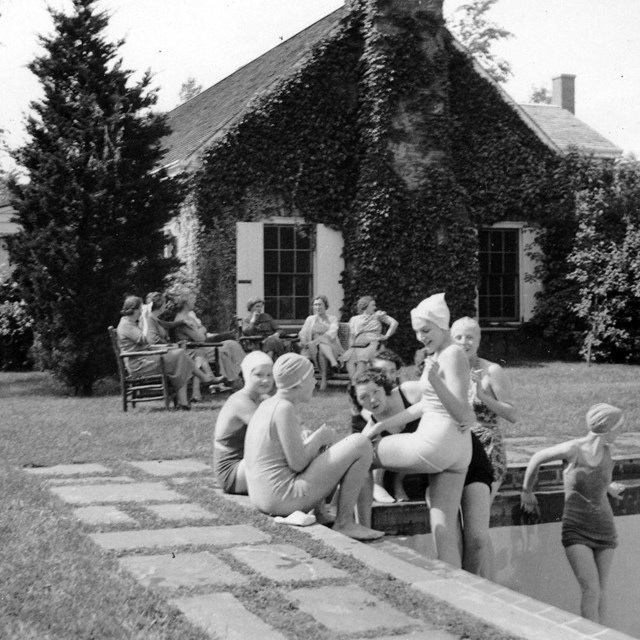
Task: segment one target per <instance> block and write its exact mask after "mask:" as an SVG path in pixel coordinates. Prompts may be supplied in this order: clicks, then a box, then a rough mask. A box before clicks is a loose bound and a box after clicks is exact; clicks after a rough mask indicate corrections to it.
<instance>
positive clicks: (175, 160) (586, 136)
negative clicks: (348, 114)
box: [163, 7, 622, 172]
mask: <svg viewBox="0 0 640 640" xmlns="http://www.w3.org/2000/svg"><path fill="white" fill-rule="evenodd" d="M347 11H348V9H347V8H346V7H341V8H340V9H337V10H336V11H334V12H333V13H330V14H329V15H328V16H326V17H325V18H323V19H322V20H319V21H318V22H316V23H315V24H313V25H311V26H310V27H308V28H306V29H304V30H303V31H301V32H300V33H297V34H296V35H294V36H293V37H291V38H289V39H288V40H286V41H285V42H283V43H282V44H280V45H278V46H277V47H275V48H273V49H271V50H270V51H267V52H266V53H265V54H264V55H262V56H260V57H259V58H256V59H255V60H253V61H252V62H249V63H248V64H246V65H245V66H244V67H241V68H240V69H238V70H237V71H235V72H234V73H232V74H231V75H229V76H227V77H226V78H225V79H224V80H221V81H220V82H218V83H217V84H215V85H213V86H212V87H209V88H208V89H206V90H205V91H203V92H202V93H200V94H198V95H197V96H196V97H194V98H192V99H191V100H189V101H188V102H185V103H184V104H181V105H180V106H178V107H176V108H175V109H174V110H173V111H170V112H169V113H168V118H169V126H170V127H171V129H172V133H171V134H170V135H169V136H167V138H166V139H165V141H164V145H165V148H166V149H167V153H166V155H165V157H164V160H163V165H164V166H165V167H166V168H167V169H168V170H169V171H170V172H173V171H176V170H184V169H187V170H189V169H193V168H195V167H196V166H197V165H198V163H199V159H200V157H201V155H202V154H203V153H204V151H205V150H206V149H207V148H208V147H209V146H210V145H211V143H212V142H213V141H214V140H216V139H219V138H220V137H222V136H224V135H225V133H226V132H227V131H228V130H229V128H230V127H231V125H232V124H234V123H235V122H237V121H238V120H239V119H240V118H241V117H242V116H243V115H244V114H245V113H246V112H247V111H249V110H250V109H251V107H252V101H253V100H254V99H255V98H257V97H258V96H260V95H262V94H264V93H266V92H269V91H272V90H274V89H275V88H276V86H277V84H278V83H279V82H281V81H283V80H285V79H286V78H288V77H290V75H291V74H292V73H293V72H294V71H295V70H296V69H297V68H299V67H301V66H303V65H304V63H305V61H306V59H307V58H308V56H309V54H310V52H311V50H312V48H313V47H314V46H315V45H317V44H318V43H319V42H320V41H321V40H323V39H326V38H330V37H331V35H332V32H333V31H334V30H336V27H337V26H338V24H339V22H340V20H341V19H342V18H343V17H344V16H345V15H346V14H347ZM453 44H454V46H456V48H458V49H459V50H461V51H466V50H465V48H464V47H463V46H462V45H460V44H459V43H458V42H457V41H456V40H455V39H453ZM473 63H474V68H475V69H476V71H477V72H478V73H480V75H482V76H483V77H484V78H485V79H486V80H487V81H489V82H492V83H493V84H494V86H495V87H496V88H497V89H498V91H499V93H500V95H501V96H502V98H503V99H504V100H505V102H507V103H508V104H510V105H511V106H512V108H513V109H515V111H516V112H517V113H518V115H519V116H520V117H521V118H522V120H523V121H524V122H525V124H526V125H527V126H528V127H529V128H530V129H531V130H532V131H533V132H534V133H535V134H536V135H537V136H538V138H539V139H540V140H542V142H544V143H545V144H546V145H547V146H548V147H549V148H550V149H552V150H553V151H555V152H561V153H562V152H566V151H567V150H568V149H569V148H570V147H575V148H577V149H578V150H579V151H583V152H585V153H593V154H595V155H596V156H600V157H616V156H619V155H621V153H622V150H621V149H619V148H618V147H616V146H615V145H614V144H613V143H611V142H610V141H609V140H607V139H606V138H604V137H603V136H601V135H600V134H599V133H597V132H596V131H594V130H593V129H591V128H590V127H589V126H587V125H586V124H585V123H584V122H582V121H581V120H579V119H578V118H576V117H575V116H574V115H573V114H572V113H571V112H569V111H566V110H564V109H561V108H560V107H556V106H551V105H520V104H518V103H516V102H515V101H514V100H513V98H511V96H509V94H507V92H506V91H505V90H504V89H503V88H502V87H501V86H500V85H499V84H497V83H494V82H493V80H492V79H491V78H490V76H489V75H488V74H487V72H486V71H485V70H484V69H483V68H482V67H481V66H480V65H479V64H478V63H477V62H476V61H475V60H474V61H473Z"/></svg>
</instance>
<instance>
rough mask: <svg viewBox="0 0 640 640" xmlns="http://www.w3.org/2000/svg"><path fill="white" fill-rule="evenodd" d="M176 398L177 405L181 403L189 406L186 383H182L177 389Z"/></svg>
mask: <svg viewBox="0 0 640 640" xmlns="http://www.w3.org/2000/svg"><path fill="white" fill-rule="evenodd" d="M176 400H177V402H178V404H179V405H182V406H183V407H188V406H189V398H188V397H187V385H186V384H185V385H182V386H181V387H180V388H179V389H178V390H177V391H176Z"/></svg>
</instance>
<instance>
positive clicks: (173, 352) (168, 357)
mask: <svg viewBox="0 0 640 640" xmlns="http://www.w3.org/2000/svg"><path fill="white" fill-rule="evenodd" d="M141 313H142V298H138V297H137V296H128V297H127V298H126V299H125V301H124V304H123V306H122V310H121V311H120V315H121V316H122V317H121V318H120V323H119V324H118V329H117V333H118V340H119V342H120V348H121V350H122V351H123V352H124V353H126V352H127V351H141V350H149V349H152V348H153V345H151V344H150V343H149V341H148V340H147V339H146V338H145V336H144V334H143V333H142V329H140V327H139V326H138V320H139V319H140V314H141ZM160 358H163V360H164V366H165V371H166V373H167V378H168V379H169V384H170V385H171V390H172V392H173V393H174V394H175V397H176V405H177V408H178V409H183V410H184V411H188V410H189V409H190V408H191V407H190V405H189V400H188V398H187V383H188V382H189V380H190V379H191V378H192V377H193V376H194V375H195V376H198V377H199V378H200V379H201V380H202V381H203V382H205V383H211V382H212V380H211V379H210V377H209V376H207V375H205V374H204V373H203V372H202V371H200V370H197V369H196V366H195V364H194V362H193V360H192V359H191V358H190V357H189V356H188V355H187V352H186V351H184V350H183V349H177V348H174V349H170V350H169V351H168V352H167V353H165V354H162V355H158V356H152V355H149V356H137V357H131V358H127V367H128V369H129V371H130V372H131V373H132V374H133V375H139V376H141V377H142V376H144V375H151V374H156V373H158V372H159V371H160Z"/></svg>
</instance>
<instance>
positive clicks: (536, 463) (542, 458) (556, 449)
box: [520, 440, 576, 513]
mask: <svg viewBox="0 0 640 640" xmlns="http://www.w3.org/2000/svg"><path fill="white" fill-rule="evenodd" d="M575 447H576V441H575V440H569V441H568V442H562V443H560V444H556V445H554V446H553V447H547V448H546V449H542V450H541V451H537V452H536V453H534V454H533V455H532V456H531V459H530V460H529V464H528V465H527V470H526V471H525V472H524V480H523V482H522V493H521V494H520V505H521V507H522V508H523V509H524V510H525V511H527V512H529V513H533V512H534V511H536V510H537V508H538V499H537V498H536V496H535V494H534V493H533V487H534V486H535V484H536V482H537V480H538V470H539V469H540V465H542V464H544V463H545V462H553V461H554V460H570V459H572V458H573V457H574V455H575Z"/></svg>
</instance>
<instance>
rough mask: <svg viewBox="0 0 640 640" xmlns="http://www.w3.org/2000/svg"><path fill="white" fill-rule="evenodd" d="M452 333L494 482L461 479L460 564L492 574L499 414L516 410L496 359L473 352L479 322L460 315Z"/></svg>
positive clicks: (503, 464) (502, 461) (503, 462)
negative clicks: (466, 362)
mask: <svg viewBox="0 0 640 640" xmlns="http://www.w3.org/2000/svg"><path fill="white" fill-rule="evenodd" d="M451 336H452V338H453V340H454V342H455V343H456V344H458V345H460V347H461V348H462V350H463V351H464V352H465V355H466V356H467V359H468V360H469V366H470V367H471V386H470V387H469V392H470V395H469V400H470V402H471V406H472V407H473V410H474V413H475V415H476V423H475V424H474V425H473V427H471V429H472V431H473V433H474V434H475V436H476V437H477V438H478V439H479V440H480V443H481V444H482V446H483V447H484V450H485V452H486V454H487V457H488V458H489V460H490V462H491V466H492V468H493V483H492V485H491V487H488V486H487V485H486V483H484V482H483V481H482V480H478V481H476V482H470V483H468V484H466V485H465V488H464V491H463V493H462V518H463V521H464V531H463V540H464V556H463V563H462V567H463V569H466V570H467V571H470V572H471V573H477V574H478V575H481V576H482V577H484V578H488V579H491V578H492V577H493V576H492V573H493V571H492V566H491V565H492V562H491V541H490V538H489V519H490V515H491V503H492V501H493V499H494V498H495V496H496V494H497V492H498V489H499V488H500V485H501V484H502V481H503V480H504V477H505V475H506V473H507V455H506V451H505V444H504V438H503V436H502V431H501V430H500V426H499V424H498V420H499V418H502V419H504V420H507V421H508V422H511V423H515V422H516V419H517V410H516V407H515V401H514V398H513V392H512V390H511V382H510V380H509V376H508V375H507V373H506V371H505V370H504V369H503V368H502V367H501V366H500V365H499V364H496V363H495V362H490V361H489V360H485V359H484V358H480V357H479V356H478V347H479V346H480V325H479V324H478V322H477V321H476V320H474V319H473V318H469V317H464V318H459V319H458V320H456V321H455V322H454V323H453V324H452V325H451Z"/></svg>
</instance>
